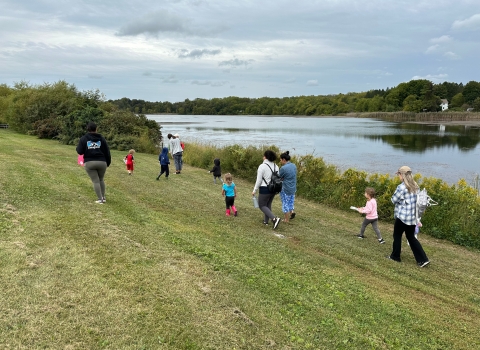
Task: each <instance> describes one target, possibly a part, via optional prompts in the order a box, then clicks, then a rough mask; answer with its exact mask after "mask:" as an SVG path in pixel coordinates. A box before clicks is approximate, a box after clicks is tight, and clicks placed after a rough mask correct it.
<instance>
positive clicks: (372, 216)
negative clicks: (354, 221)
mask: <svg viewBox="0 0 480 350" xmlns="http://www.w3.org/2000/svg"><path fill="white" fill-rule="evenodd" d="M365 198H367V204H365V206H364V207H362V208H357V211H358V212H359V213H362V214H367V215H366V216H365V219H364V220H363V223H362V227H361V228H360V233H359V234H358V235H357V237H358V238H360V239H363V238H365V236H364V235H363V234H364V233H365V228H366V227H367V225H368V224H372V227H373V230H374V231H375V234H376V235H377V239H378V243H380V244H383V243H385V241H384V240H383V238H382V235H381V233H380V230H379V229H378V214H377V201H376V200H375V189H373V188H372V187H367V188H366V189H365Z"/></svg>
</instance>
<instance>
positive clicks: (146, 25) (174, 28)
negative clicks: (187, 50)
mask: <svg viewBox="0 0 480 350" xmlns="http://www.w3.org/2000/svg"><path fill="white" fill-rule="evenodd" d="M164 32H170V33H178V34H186V35H192V34H194V33H193V30H192V29H191V28H188V23H187V21H186V20H185V19H184V18H183V17H180V16H177V15H175V14H173V13H170V12H169V11H167V10H162V11H155V12H152V13H149V14H147V15H145V16H144V17H141V18H137V19H135V20H133V21H131V22H129V23H127V24H126V25H124V26H123V27H121V28H120V29H119V31H118V32H117V33H116V35H117V36H135V35H139V34H150V35H158V34H159V33H164Z"/></svg>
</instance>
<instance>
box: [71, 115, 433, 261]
mask: <svg viewBox="0 0 480 350" xmlns="http://www.w3.org/2000/svg"><path fill="white" fill-rule="evenodd" d="M167 137H168V139H169V140H170V153H171V154H172V156H173V159H174V162H175V173H176V174H181V171H182V167H183V160H182V156H183V149H184V145H183V144H182V143H181V142H180V138H179V135H178V134H175V135H172V134H168V136H167ZM76 151H77V153H78V154H79V155H83V159H84V160H83V161H84V166H85V171H86V172H87V174H88V176H89V177H90V179H91V181H92V183H93V188H94V191H95V194H96V195H97V200H96V203H98V204H103V203H106V198H105V182H104V177H105V172H106V170H107V168H108V167H109V166H110V163H111V160H112V159H111V154H110V149H109V147H108V144H107V141H106V140H105V138H104V137H103V136H102V135H101V134H99V133H97V125H96V124H95V123H93V122H90V123H88V125H87V133H86V134H85V135H84V136H82V137H81V139H80V141H79V143H78V145H77V148H76ZM168 151H169V150H168V148H167V147H163V149H162V152H161V153H160V155H159V162H160V174H159V175H158V176H157V180H158V179H159V178H160V176H161V175H163V174H165V177H166V178H168V176H169V169H168V165H169V164H170V161H169V158H168ZM134 152H135V151H134V150H130V152H129V154H128V155H127V156H126V160H127V161H128V168H127V169H128V171H129V174H131V172H133V163H134V157H133V153H134ZM290 159H291V157H290V154H289V152H288V151H287V152H284V153H282V154H281V155H280V163H281V164H282V166H281V168H279V167H278V165H277V164H276V163H275V161H276V160H277V155H276V153H275V152H274V151H272V150H266V151H265V152H264V154H263V162H262V163H261V164H260V165H259V167H258V169H257V178H256V181H255V185H254V187H253V191H252V195H253V196H256V194H257V192H258V207H259V209H260V210H261V211H262V213H263V224H264V225H269V223H270V221H271V222H272V224H273V229H274V230H275V229H277V227H278V226H279V224H280V222H289V221H290V220H291V219H293V218H295V215H296V213H295V209H294V205H295V193H296V190H297V167H296V165H295V164H293V163H292V162H291V161H290ZM277 171H278V174H279V176H280V177H281V178H282V179H283V185H282V190H281V192H280V198H281V200H282V211H283V219H282V218H280V217H278V216H276V215H274V214H273V212H272V203H273V199H274V198H275V195H276V193H274V192H271V191H270V190H269V183H270V181H271V179H272V175H273V174H274V173H276V172H277ZM209 172H210V173H212V172H213V177H214V183H216V181H217V179H220V180H221V181H222V182H223V185H222V195H223V196H224V197H225V204H226V212H225V213H226V215H227V216H230V214H231V213H232V214H233V215H234V216H237V213H238V212H237V209H236V207H235V202H234V201H235V197H236V195H237V190H236V187H235V184H234V183H233V177H232V175H231V174H230V173H228V174H226V175H225V181H223V180H222V179H221V169H220V159H218V158H217V159H215V160H214V168H213V169H212V170H210V171H209ZM396 175H397V176H398V177H399V179H400V180H401V184H400V185H398V187H397V189H396V191H395V193H394V194H393V196H392V198H391V201H392V203H393V204H394V205H395V210H394V218H395V223H394V229H393V247H392V253H391V254H390V255H388V256H387V258H389V259H391V260H394V261H397V262H400V261H401V258H400V253H401V244H402V243H401V242H402V236H403V233H405V236H406V238H407V241H408V243H409V245H410V248H411V249H412V252H413V255H414V257H415V260H416V261H417V264H418V265H419V266H420V267H424V266H427V265H428V264H429V263H430V261H429V260H428V258H427V255H426V254H425V251H424V250H423V247H422V245H421V244H420V242H419V241H418V240H417V238H416V236H415V228H416V225H417V223H418V221H417V217H416V201H417V192H418V190H419V186H418V184H417V183H416V182H415V180H414V179H413V176H412V170H411V169H410V168H409V167H408V166H402V167H400V168H399V169H398V171H397V172H396ZM365 197H366V198H367V204H366V205H365V207H362V208H355V209H357V210H358V211H359V212H361V213H365V214H367V217H366V218H365V220H364V222H363V223H362V227H361V231H360V234H359V235H357V236H358V237H360V238H363V237H364V236H363V234H364V231H365V228H366V226H367V225H368V224H372V227H373V228H374V231H375V233H376V234H377V238H378V241H379V243H385V241H384V240H383V238H382V236H381V234H380V231H379V230H378V226H377V221H378V214H377V205H376V200H375V190H374V189H373V188H367V189H366V190H365Z"/></svg>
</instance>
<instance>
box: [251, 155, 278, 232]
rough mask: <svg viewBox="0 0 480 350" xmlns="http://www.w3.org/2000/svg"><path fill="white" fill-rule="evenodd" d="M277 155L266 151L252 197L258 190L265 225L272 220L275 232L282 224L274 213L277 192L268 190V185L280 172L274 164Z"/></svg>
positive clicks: (259, 205)
mask: <svg viewBox="0 0 480 350" xmlns="http://www.w3.org/2000/svg"><path fill="white" fill-rule="evenodd" d="M276 159H277V155H276V154H275V152H273V151H272V150H266V151H265V153H264V154H263V163H262V164H260V165H259V167H258V170H257V181H256V182H255V187H254V188H253V192H252V195H253V196H255V193H256V192H257V190H258V193H259V194H258V207H259V208H260V210H261V211H262V212H263V214H264V219H263V224H264V225H268V221H269V220H272V222H273V229H274V230H275V229H276V228H277V227H278V225H279V224H280V221H281V220H280V218H279V217H277V216H275V215H274V214H273V213H272V202H273V198H274V197H275V194H276V193H275V192H272V191H270V190H269V189H268V185H269V184H270V182H271V180H272V175H273V174H274V173H275V172H278V166H277V165H276V164H275V163H274V162H275V160H276Z"/></svg>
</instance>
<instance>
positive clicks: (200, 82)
mask: <svg viewBox="0 0 480 350" xmlns="http://www.w3.org/2000/svg"><path fill="white" fill-rule="evenodd" d="M227 83H228V82H227V81H207V80H193V81H192V85H209V86H213V87H218V86H224V85H225V84H227Z"/></svg>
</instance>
